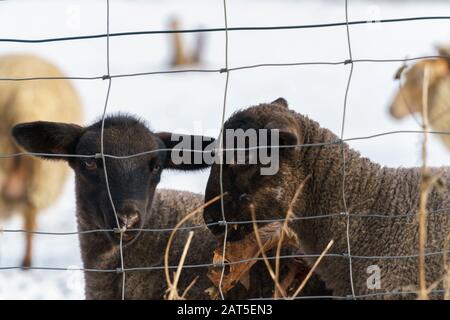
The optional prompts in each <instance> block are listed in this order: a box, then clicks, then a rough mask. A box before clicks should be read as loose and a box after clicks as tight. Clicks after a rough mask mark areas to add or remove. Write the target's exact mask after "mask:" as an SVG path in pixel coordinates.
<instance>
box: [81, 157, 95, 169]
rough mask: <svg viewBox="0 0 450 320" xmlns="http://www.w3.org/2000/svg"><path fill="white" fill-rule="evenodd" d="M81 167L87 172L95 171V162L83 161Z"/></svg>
mask: <svg viewBox="0 0 450 320" xmlns="http://www.w3.org/2000/svg"><path fill="white" fill-rule="evenodd" d="M82 166H83V168H84V169H86V170H88V171H94V170H97V161H95V160H92V159H90V160H84V161H83V162H82Z"/></svg>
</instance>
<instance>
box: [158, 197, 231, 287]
mask: <svg viewBox="0 0 450 320" xmlns="http://www.w3.org/2000/svg"><path fill="white" fill-rule="evenodd" d="M223 196H224V195H223V194H222V195H218V196H216V197H214V198H212V199H211V200H209V201H208V202H206V203H204V204H203V205H201V206H200V207H198V208H197V209H195V210H193V211H192V212H190V213H188V214H187V215H185V216H184V217H183V219H181V220H180V221H179V222H178V223H177V224H176V226H175V228H174V229H173V230H172V232H171V234H170V236H169V240H168V241H167V246H166V251H165V254H164V273H165V276H166V282H167V287H168V288H169V290H171V289H172V290H177V289H176V288H175V289H173V286H174V283H173V282H172V279H171V278H170V272H169V254H170V249H171V247H172V242H173V238H174V237H175V234H176V233H177V231H178V229H179V228H180V227H181V226H182V225H183V224H184V223H185V222H186V221H188V220H189V219H191V218H192V217H193V216H195V215H196V214H198V213H199V212H202V211H203V209H204V208H206V207H207V206H209V205H211V204H213V203H214V202H216V201H218V200H219V199H221V198H222V197H223ZM185 248H186V247H185ZM191 286H192V283H191V285H190V287H191ZM186 293H187V292H185V293H184V295H185V294H186Z"/></svg>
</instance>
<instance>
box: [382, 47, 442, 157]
mask: <svg viewBox="0 0 450 320" xmlns="http://www.w3.org/2000/svg"><path fill="white" fill-rule="evenodd" d="M449 52H450V49H449V48H439V55H441V56H449V58H436V59H426V60H421V61H419V62H417V63H416V64H414V65H413V66H411V67H409V68H408V69H407V70H406V71H405V73H404V81H403V83H402V86H401V89H399V90H398V92H397V94H396V95H395V97H394V100H393V102H392V104H391V106H390V109H389V111H390V113H391V115H392V116H393V117H394V118H396V119H402V118H404V117H406V116H408V115H409V114H411V115H413V116H415V114H421V113H422V91H423V77H424V69H425V67H426V66H427V67H428V69H429V77H428V81H429V86H428V118H429V123H430V125H431V127H432V129H433V131H439V132H450V55H449ZM439 136H440V138H441V139H442V141H443V142H444V144H445V146H446V147H447V148H448V149H449V150H450V135H446V134H441V135H439Z"/></svg>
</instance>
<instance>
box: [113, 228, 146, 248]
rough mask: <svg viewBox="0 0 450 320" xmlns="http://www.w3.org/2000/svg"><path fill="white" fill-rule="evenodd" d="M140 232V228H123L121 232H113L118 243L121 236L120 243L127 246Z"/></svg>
mask: <svg viewBox="0 0 450 320" xmlns="http://www.w3.org/2000/svg"><path fill="white" fill-rule="evenodd" d="M140 234H141V231H140V230H134V229H130V230H125V231H123V232H118V233H115V238H116V240H117V241H118V242H119V243H120V239H121V238H122V243H123V244H124V245H127V246H129V245H130V244H132V243H133V242H135V241H136V240H137V239H138V238H139V235H140Z"/></svg>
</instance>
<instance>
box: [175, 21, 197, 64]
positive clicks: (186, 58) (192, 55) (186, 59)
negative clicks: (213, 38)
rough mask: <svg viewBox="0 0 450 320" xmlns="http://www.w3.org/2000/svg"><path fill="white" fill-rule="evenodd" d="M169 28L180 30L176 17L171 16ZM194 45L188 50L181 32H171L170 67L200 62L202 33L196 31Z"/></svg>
mask: <svg viewBox="0 0 450 320" xmlns="http://www.w3.org/2000/svg"><path fill="white" fill-rule="evenodd" d="M169 29H170V30H180V21H179V20H178V18H172V19H171V20H170V23H169ZM195 35H196V38H195V47H194V48H193V49H192V50H188V49H187V48H186V46H185V41H183V38H182V34H181V33H172V34H171V43H172V58H171V61H170V65H171V66H172V67H179V66H186V65H196V64H199V63H200V62H201V58H202V54H203V51H204V46H205V45H204V44H205V36H204V34H203V33H201V32H200V33H196V34H195Z"/></svg>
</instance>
